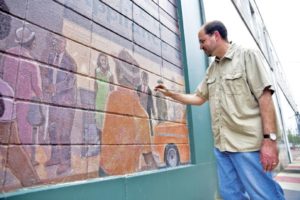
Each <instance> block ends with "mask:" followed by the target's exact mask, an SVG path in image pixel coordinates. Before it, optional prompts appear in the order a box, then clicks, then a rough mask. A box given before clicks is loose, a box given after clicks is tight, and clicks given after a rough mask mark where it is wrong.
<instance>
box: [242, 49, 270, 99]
mask: <svg viewBox="0 0 300 200" xmlns="http://www.w3.org/2000/svg"><path fill="white" fill-rule="evenodd" d="M245 66H246V71H247V73H246V74H247V82H248V84H249V87H250V90H251V92H252V93H253V95H254V96H255V98H256V99H259V98H260V96H261V95H262V93H263V91H264V89H266V88H268V89H269V90H271V91H272V93H273V92H274V91H275V90H274V86H273V85H272V82H271V79H270V77H269V75H268V73H267V69H266V68H265V66H264V65H263V62H262V58H261V56H260V54H259V53H258V52H256V51H251V50H248V51H247V52H246V53H245Z"/></svg>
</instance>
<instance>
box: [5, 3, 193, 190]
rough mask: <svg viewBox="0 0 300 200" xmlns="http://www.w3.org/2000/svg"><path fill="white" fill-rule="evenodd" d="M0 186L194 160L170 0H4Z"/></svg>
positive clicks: (127, 171) (157, 167)
mask: <svg viewBox="0 0 300 200" xmlns="http://www.w3.org/2000/svg"><path fill="white" fill-rule="evenodd" d="M0 9H1V10H0V22H1V23H0V139H1V140H0V144H1V146H0V153H1V154H0V190H1V192H2V193H3V192H8V191H14V190H16V189H19V188H24V187H30V186H39V185H45V184H53V183H61V182H70V181H75V180H85V179H89V178H96V177H100V178H101V177H106V176H112V175H124V174H130V173H135V172H140V171H145V170H160V169H164V168H167V167H176V166H179V165H184V164H187V163H189V162H190V147H189V137H188V129H187V122H186V114H185V113H186V107H185V106H184V105H182V104H180V103H178V102H174V101H172V100H171V99H168V98H165V97H164V96H163V95H162V94H161V93H159V92H155V91H154V90H153V88H154V87H155V85H157V84H158V83H164V84H166V85H167V86H168V87H169V88H172V90H176V91H183V90H184V75H183V65H182V61H181V46H180V33H179V29H178V18H177V5H176V3H175V1H172V0H159V1H152V0H142V1H135V0H133V1H130V0H113V1H106V0H103V1H99V0H91V1H90V0H89V1H87V0H78V1H71V0H55V1H42V0H26V1H21V2H20V1H17V0H0Z"/></svg>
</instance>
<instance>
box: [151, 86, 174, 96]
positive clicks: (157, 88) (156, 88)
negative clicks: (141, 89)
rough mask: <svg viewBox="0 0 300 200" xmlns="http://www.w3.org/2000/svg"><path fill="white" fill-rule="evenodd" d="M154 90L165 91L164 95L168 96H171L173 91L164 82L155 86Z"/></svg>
mask: <svg viewBox="0 0 300 200" xmlns="http://www.w3.org/2000/svg"><path fill="white" fill-rule="evenodd" d="M154 91H158V92H161V93H163V95H165V96H167V97H170V96H172V92H170V91H169V90H168V89H167V87H166V86H165V85H163V84H159V85H157V86H156V87H155V88H154Z"/></svg>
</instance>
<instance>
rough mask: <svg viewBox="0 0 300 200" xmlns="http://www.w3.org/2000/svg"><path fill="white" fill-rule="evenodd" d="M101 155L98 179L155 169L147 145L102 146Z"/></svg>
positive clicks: (149, 148)
mask: <svg viewBox="0 0 300 200" xmlns="http://www.w3.org/2000/svg"><path fill="white" fill-rule="evenodd" d="M101 155H102V156H101V157H100V167H101V170H102V171H101V172H102V173H101V174H100V177H101V176H107V175H121V174H128V173H134V172H138V171H144V170H153V169H156V168H157V166H156V165H155V163H154V158H153V155H152V152H151V147H150V146H148V145H102V146H101Z"/></svg>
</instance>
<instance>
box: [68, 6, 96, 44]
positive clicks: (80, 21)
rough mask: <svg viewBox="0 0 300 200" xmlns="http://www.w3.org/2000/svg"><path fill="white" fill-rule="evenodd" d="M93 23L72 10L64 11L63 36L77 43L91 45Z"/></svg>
mask: <svg viewBox="0 0 300 200" xmlns="http://www.w3.org/2000/svg"><path fill="white" fill-rule="evenodd" d="M91 28H92V21H91V20H89V19H86V18H85V17H82V16H81V15H79V14H77V13H75V12H73V11H72V10H70V9H64V15H63V29H62V34H63V35H64V36H66V37H69V38H71V39H73V40H75V41H78V42H80V43H83V44H85V45H90V43H91Z"/></svg>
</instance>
